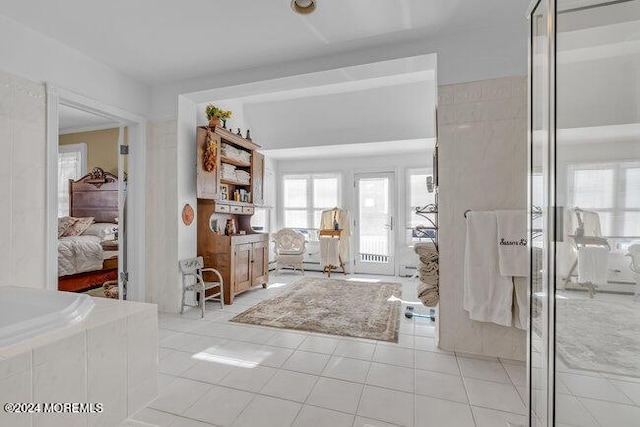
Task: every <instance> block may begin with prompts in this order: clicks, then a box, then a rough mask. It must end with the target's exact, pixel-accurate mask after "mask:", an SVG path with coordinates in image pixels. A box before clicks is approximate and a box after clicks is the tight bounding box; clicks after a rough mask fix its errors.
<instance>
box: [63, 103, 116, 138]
mask: <svg viewBox="0 0 640 427" xmlns="http://www.w3.org/2000/svg"><path fill="white" fill-rule="evenodd" d="M118 126H119V125H118V123H115V122H114V121H113V120H112V119H109V118H106V117H102V116H98V115H95V114H92V113H87V112H85V111H82V110H78V109H76V108H73V107H69V106H67V105H63V104H61V105H60V108H59V110H58V128H59V133H60V135H65V134H68V133H77V132H88V131H92V130H101V129H111V128H114V127H118Z"/></svg>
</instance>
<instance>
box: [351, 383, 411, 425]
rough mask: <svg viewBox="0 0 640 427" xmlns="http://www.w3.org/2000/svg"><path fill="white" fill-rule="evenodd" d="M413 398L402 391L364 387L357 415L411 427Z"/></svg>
mask: <svg viewBox="0 0 640 427" xmlns="http://www.w3.org/2000/svg"><path fill="white" fill-rule="evenodd" d="M413 396H414V395H413V394H411V393H405V392H402V391H396V390H389V389H386V388H379V387H373V386H365V388H364V391H363V393H362V399H361V400H360V407H359V408H358V414H357V415H359V416H362V417H365V418H372V419H375V420H381V421H385V422H388V423H392V424H398V425H401V426H408V427H412V426H413V415H414V414H413V409H414V402H413ZM416 427H418V426H416ZM420 427H422V426H420Z"/></svg>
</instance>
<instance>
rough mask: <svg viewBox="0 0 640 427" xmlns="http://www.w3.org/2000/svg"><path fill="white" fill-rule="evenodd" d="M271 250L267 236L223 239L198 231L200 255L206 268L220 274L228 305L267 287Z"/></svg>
mask: <svg viewBox="0 0 640 427" xmlns="http://www.w3.org/2000/svg"><path fill="white" fill-rule="evenodd" d="M198 211H199V212H198V213H200V209H198ZM268 247H269V235H268V234H266V233H254V234H247V235H236V236H224V235H218V234H215V233H213V232H207V230H203V231H202V232H201V231H200V227H199V228H198V255H201V256H202V257H203V258H204V264H205V266H207V267H213V268H215V269H216V270H218V271H220V274H221V275H222V280H224V302H225V304H233V298H234V297H235V296H236V295H238V294H239V293H242V292H244V291H246V290H248V289H251V288H254V287H257V286H262V287H263V288H266V287H267V282H268V281H269V263H268ZM206 279H207V278H205V280H206Z"/></svg>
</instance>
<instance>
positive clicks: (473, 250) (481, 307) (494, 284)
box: [463, 212, 513, 326]
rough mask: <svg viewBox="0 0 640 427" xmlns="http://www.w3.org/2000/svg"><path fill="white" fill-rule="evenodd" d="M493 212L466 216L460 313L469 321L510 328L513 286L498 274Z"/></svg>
mask: <svg viewBox="0 0 640 427" xmlns="http://www.w3.org/2000/svg"><path fill="white" fill-rule="evenodd" d="M497 238H498V226H497V220H496V214H495V212H468V213H467V241H466V247H465V254H464V297H463V306H464V309H465V310H467V311H468V312H469V317H470V318H471V319H472V320H477V321H480V322H493V323H497V324H498V325H502V326H512V325H513V320H512V319H513V316H512V306H513V283H512V281H511V277H505V276H502V275H501V274H500V269H499V267H498V251H497V249H496V244H495V242H496V239H497Z"/></svg>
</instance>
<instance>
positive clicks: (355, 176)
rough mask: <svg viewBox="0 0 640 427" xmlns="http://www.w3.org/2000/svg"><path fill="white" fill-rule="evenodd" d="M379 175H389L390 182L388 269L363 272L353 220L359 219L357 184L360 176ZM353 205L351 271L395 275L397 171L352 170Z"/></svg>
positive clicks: (358, 241) (358, 228) (396, 266)
mask: <svg viewBox="0 0 640 427" xmlns="http://www.w3.org/2000/svg"><path fill="white" fill-rule="evenodd" d="M381 175H388V176H390V179H391V182H390V183H389V191H390V192H391V194H390V195H389V207H390V215H391V217H392V224H393V227H392V229H391V231H390V233H389V248H390V250H389V254H390V255H389V256H390V258H391V259H390V262H389V265H390V271H389V272H385V273H381V272H377V271H370V272H363V271H360V270H358V256H359V250H358V246H359V243H360V224H359V223H357V222H355V221H358V220H359V217H360V201H359V195H360V189H359V186H358V179H359V178H361V177H365V178H366V177H376V176H381ZM353 189H354V192H353V207H354V219H353V221H354V222H355V224H356V226H355V227H354V232H353V234H354V237H355V238H354V242H353V271H354V273H356V274H375V275H382V276H387V275H388V276H395V275H396V274H397V269H398V262H397V259H396V258H397V257H396V254H397V249H398V248H397V247H396V246H397V236H396V235H397V227H398V210H399V209H398V171H397V170H396V169H395V168H394V169H384V170H360V171H354V173H353Z"/></svg>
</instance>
